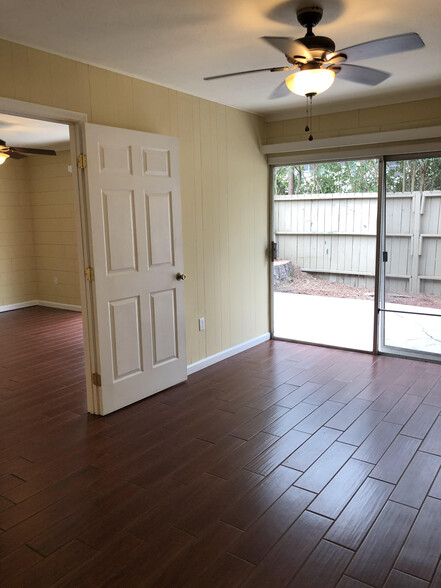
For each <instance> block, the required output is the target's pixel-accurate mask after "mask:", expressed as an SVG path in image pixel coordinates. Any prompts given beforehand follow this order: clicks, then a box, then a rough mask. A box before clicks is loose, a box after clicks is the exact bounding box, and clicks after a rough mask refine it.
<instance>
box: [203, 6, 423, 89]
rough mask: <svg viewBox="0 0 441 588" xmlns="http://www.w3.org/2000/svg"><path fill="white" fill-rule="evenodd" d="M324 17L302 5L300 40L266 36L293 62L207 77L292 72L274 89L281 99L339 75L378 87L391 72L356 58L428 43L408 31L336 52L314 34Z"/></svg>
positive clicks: (328, 83)
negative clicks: (302, 29) (365, 65)
mask: <svg viewBox="0 0 441 588" xmlns="http://www.w3.org/2000/svg"><path fill="white" fill-rule="evenodd" d="M322 16H323V9H322V8H320V7H312V8H300V9H299V10H298V11H297V20H298V21H299V23H300V24H301V25H302V26H303V27H305V28H306V35H305V36H304V37H301V38H300V39H291V38H289V37H262V39H263V40H264V41H266V42H267V43H269V44H270V45H272V46H273V47H275V48H276V49H278V50H279V51H281V52H282V53H284V55H285V57H286V59H287V61H288V63H289V65H288V66H282V67H269V68H263V69H253V70H249V71H240V72H234V73H228V74H222V75H216V76H210V77H206V78H204V80H215V79H219V78H226V77H231V76H239V75H244V74H251V73H256V72H261V71H270V72H278V71H289V72H291V74H290V75H289V76H288V77H287V78H286V80H285V81H284V82H282V83H281V84H280V86H278V87H277V88H276V89H275V90H274V91H273V93H272V94H271V96H270V98H280V97H283V96H286V95H289V93H290V92H293V93H294V94H298V95H300V96H307V97H308V98H310V99H311V98H312V97H313V96H315V95H316V94H320V93H321V92H324V91H325V90H327V89H328V88H330V87H331V85H332V84H333V82H334V79H335V76H336V75H338V77H339V78H341V79H344V80H348V81H351V82H357V83H359V84H365V85H368V86H376V85H377V84H380V83H381V82H383V81H384V80H386V79H387V78H389V77H390V75H391V74H390V73H387V72H384V71H381V70H378V69H372V68H370V67H362V66H359V65H353V62H354V61H359V60H362V59H369V58H373V57H383V56H385V55H391V54H393V53H403V52H405V51H411V50H413V49H419V48H421V47H424V42H423V40H422V39H421V37H420V36H419V35H418V34H417V33H405V34H402V35H394V36H392V37H385V38H383V39H376V40H374V41H368V42H366V43H360V44H358V45H353V46H352V47H346V48H345V49H340V50H338V51H336V50H335V43H334V41H333V40H332V39H330V38H329V37H322V36H316V35H315V34H314V33H313V30H312V29H313V28H314V27H315V26H317V24H318V23H319V22H320V21H321V19H322Z"/></svg>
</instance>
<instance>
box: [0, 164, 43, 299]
mask: <svg viewBox="0 0 441 588" xmlns="http://www.w3.org/2000/svg"><path fill="white" fill-rule="evenodd" d="M26 161H27V160H26V159H15V160H7V161H6V162H5V163H4V164H3V165H2V166H0V306H7V305H9V304H16V303H17V302H27V301H29V300H36V298H37V294H38V284H37V272H36V261H35V252H34V243H33V225H32V207H31V199H30V194H29V190H28V180H27V168H26Z"/></svg>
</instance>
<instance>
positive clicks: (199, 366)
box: [187, 333, 271, 376]
mask: <svg viewBox="0 0 441 588" xmlns="http://www.w3.org/2000/svg"><path fill="white" fill-rule="evenodd" d="M270 337H271V335H270V333H265V334H264V335H260V336H259V337H255V338H254V339H249V340H248V341H245V342H244V343H240V344H239V345H235V346H234V347H230V348H229V349H225V350H224V351H220V352H219V353H215V354H214V355H210V357H206V358H205V359H201V360H200V361H196V362H195V363H191V364H190V365H188V366H187V375H188V376H189V375H191V374H194V373H195V372H198V371H199V370H203V369H204V368H206V367H209V366H210V365H213V364H215V363H217V362H218V361H222V360H224V359H227V358H228V357H232V356H233V355H236V354H237V353H241V352H242V351H246V350H247V349H251V347H254V346H255V345H260V343H264V342H265V341H268V339H270Z"/></svg>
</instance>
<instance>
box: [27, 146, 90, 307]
mask: <svg viewBox="0 0 441 588" xmlns="http://www.w3.org/2000/svg"><path fill="white" fill-rule="evenodd" d="M70 164H71V159H70V151H58V152H57V155H56V157H48V156H43V155H37V156H32V157H28V158H27V159H26V167H27V177H28V189H29V193H30V199H31V207H32V217H33V230H34V252H35V267H36V270H37V280H38V296H37V297H38V300H40V301H43V302H58V303H62V304H73V305H80V304H81V300H80V285H79V268H78V247H77V233H76V220H75V192H74V183H73V179H72V173H71V172H68V167H67V166H68V165H70ZM54 279H55V280H56V281H57V282H58V283H57V284H55V283H54Z"/></svg>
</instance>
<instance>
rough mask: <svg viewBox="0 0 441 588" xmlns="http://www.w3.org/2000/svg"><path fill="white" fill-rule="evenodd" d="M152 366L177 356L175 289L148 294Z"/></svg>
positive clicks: (174, 358)
mask: <svg viewBox="0 0 441 588" xmlns="http://www.w3.org/2000/svg"><path fill="white" fill-rule="evenodd" d="M150 308H151V320H152V352H153V357H152V364H153V367H157V366H159V365H162V364H164V363H165V362H170V361H173V360H176V359H177V358H178V341H177V332H178V329H177V324H176V290H175V289H172V290H166V291H163V292H154V293H152V294H151V295H150Z"/></svg>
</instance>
